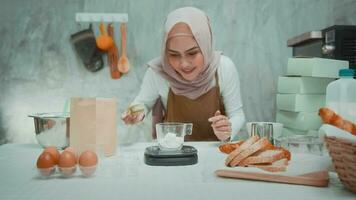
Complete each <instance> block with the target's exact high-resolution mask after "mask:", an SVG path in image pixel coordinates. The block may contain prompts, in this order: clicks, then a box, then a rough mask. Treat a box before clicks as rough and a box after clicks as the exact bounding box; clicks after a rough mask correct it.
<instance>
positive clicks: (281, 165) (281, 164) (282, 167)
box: [248, 158, 288, 172]
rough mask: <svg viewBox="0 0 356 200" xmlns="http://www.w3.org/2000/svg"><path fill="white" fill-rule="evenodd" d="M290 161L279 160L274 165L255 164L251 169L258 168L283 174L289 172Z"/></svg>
mask: <svg viewBox="0 0 356 200" xmlns="http://www.w3.org/2000/svg"><path fill="white" fill-rule="evenodd" d="M287 165H288V160H287V159H286V158H283V159H280V160H277V161H275V162H273V163H272V164H254V165H248V166H249V167H257V168H259V169H262V170H265V171H268V172H283V171H286V170H287Z"/></svg>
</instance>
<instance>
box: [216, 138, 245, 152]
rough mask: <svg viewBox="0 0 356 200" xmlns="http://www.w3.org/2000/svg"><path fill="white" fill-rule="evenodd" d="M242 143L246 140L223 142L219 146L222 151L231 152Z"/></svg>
mask: <svg viewBox="0 0 356 200" xmlns="http://www.w3.org/2000/svg"><path fill="white" fill-rule="evenodd" d="M242 143H244V141H242V140H239V141H236V142H229V143H225V144H221V145H220V146H219V150H220V151H221V152H222V153H226V154H229V153H231V152H232V151H233V150H235V149H236V148H238V147H239V146H241V144H242Z"/></svg>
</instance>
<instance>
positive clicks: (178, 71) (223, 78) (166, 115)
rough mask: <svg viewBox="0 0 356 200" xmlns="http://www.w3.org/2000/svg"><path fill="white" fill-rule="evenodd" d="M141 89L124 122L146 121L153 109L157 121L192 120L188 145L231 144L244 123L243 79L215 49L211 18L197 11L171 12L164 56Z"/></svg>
mask: <svg viewBox="0 0 356 200" xmlns="http://www.w3.org/2000/svg"><path fill="white" fill-rule="evenodd" d="M148 66H149V68H148V70H147V72H146V74H145V77H144V79H143V82H142V86H141V90H140V92H139V94H138V95H137V97H136V98H135V100H134V101H133V102H132V103H131V105H137V104H142V105H144V111H143V112H141V113H139V114H137V113H136V114H131V113H130V112H125V113H123V115H122V120H123V121H124V123H125V124H135V123H138V122H140V121H142V120H143V118H144V116H145V115H146V114H147V113H148V112H149V111H151V110H152V120H153V128H154V125H155V123H157V122H162V121H164V122H185V123H186V122H191V123H193V134H192V135H188V136H186V137H185V140H186V141H212V140H222V141H227V140H229V139H231V138H233V137H234V136H235V135H236V134H237V133H238V131H239V130H240V129H241V127H242V126H243V124H244V122H245V116H244V112H243V110H242V102H241V96H240V95H241V93H240V82H239V76H238V73H237V71H236V67H235V65H234V63H233V62H232V61H231V60H230V58H228V57H226V56H224V55H222V53H221V52H218V51H214V49H213V47H212V33H211V29H210V24H209V19H208V17H207V16H206V14H205V13H204V12H202V11H201V10H199V9H197V8H193V7H184V8H179V9H177V10H174V11H173V12H171V13H170V14H169V15H168V17H167V20H166V23H165V33H164V39H163V46H162V52H161V56H160V57H158V58H156V59H153V60H151V61H150V62H149V63H148Z"/></svg>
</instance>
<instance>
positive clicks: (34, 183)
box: [0, 142, 356, 200]
mask: <svg viewBox="0 0 356 200" xmlns="http://www.w3.org/2000/svg"><path fill="white" fill-rule="evenodd" d="M187 144H188V145H192V146H194V147H195V148H196V149H197V150H198V157H199V161H198V164H196V165H191V166H174V167H172V166H171V167H157V166H148V165H146V164H145V163H144V162H143V152H144V149H145V147H147V146H150V145H153V143H137V144H133V145H127V146H119V148H118V151H117V154H116V155H115V156H112V157H108V158H102V159H100V161H99V165H98V168H97V171H96V173H95V176H94V177H91V178H83V177H81V175H80V171H79V169H77V170H78V171H77V172H76V174H75V176H74V177H71V178H61V177H60V176H59V175H58V171H57V172H56V174H55V175H53V176H52V177H51V178H49V179H41V178H40V177H39V176H38V173H37V168H36V161H37V157H38V156H39V154H40V153H41V151H42V149H41V148H40V147H39V146H38V145H36V144H5V145H2V146H0V177H1V178H0V199H26V200H27V199H28V200H31V199H34V200H40V199H50V200H55V199H61V200H64V199H66V200H68V199H102V200H104V199H120V200H122V199H130V200H133V199H140V200H143V199H154V200H159V199H164V200H166V199H203V200H208V199H242V200H248V199H263V200H267V199H273V200H278V199H283V200H286V199H287V200H293V199H298V200H301V199H303V200H306V199H322V200H328V199H330V200H337V199H343V200H345V199H355V198H356V195H355V194H353V193H351V192H349V191H347V190H346V189H345V188H344V187H343V186H342V185H341V183H340V182H339V180H338V178H337V175H336V174H335V173H330V184H329V187H327V188H318V187H310V186H301V185H288V184H279V183H267V182H258V181H249V180H239V179H225V178H220V177H216V176H215V174H214V171H215V170H216V169H218V168H220V166H223V159H224V158H225V156H226V155H224V154H222V153H220V152H219V151H218V148H217V147H218V143H215V142H194V143H187ZM299 156H300V155H299Z"/></svg>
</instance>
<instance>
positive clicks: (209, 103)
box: [164, 74, 225, 141]
mask: <svg viewBox="0 0 356 200" xmlns="http://www.w3.org/2000/svg"><path fill="white" fill-rule="evenodd" d="M215 79H216V86H214V87H213V88H211V89H210V90H209V91H208V92H207V93H205V94H203V95H201V96H200V97H198V98H197V99H194V100H192V99H189V98H187V97H185V96H181V95H175V94H174V93H173V92H172V90H171V89H169V93H168V100H167V113H166V115H165V118H164V121H165V122H184V123H193V134H192V135H187V136H185V141H216V140H218V138H217V137H216V136H215V134H214V131H213V128H212V127H211V122H209V121H208V119H209V118H210V117H212V116H214V114H215V112H216V111H217V110H220V112H221V114H222V115H225V108H224V105H223V102H222V98H221V96H220V88H219V82H218V78H217V74H216V75H215Z"/></svg>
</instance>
